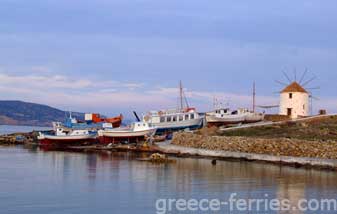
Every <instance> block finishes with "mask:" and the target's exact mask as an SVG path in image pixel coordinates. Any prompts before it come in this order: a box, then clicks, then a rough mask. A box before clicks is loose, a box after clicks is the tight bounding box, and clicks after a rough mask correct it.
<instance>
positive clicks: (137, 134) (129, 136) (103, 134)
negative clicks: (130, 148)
mask: <svg viewBox="0 0 337 214" xmlns="http://www.w3.org/2000/svg"><path fill="white" fill-rule="evenodd" d="M155 132H156V129H149V130H142V131H123V130H108V131H106V130H102V131H99V142H100V143H101V144H110V143H123V142H126V143H131V142H135V143H138V142H141V141H144V140H146V138H147V137H149V136H152V135H153V134H154V133H155Z"/></svg>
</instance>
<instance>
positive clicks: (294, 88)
mask: <svg viewBox="0 0 337 214" xmlns="http://www.w3.org/2000/svg"><path fill="white" fill-rule="evenodd" d="M289 92H301V93H308V92H307V91H306V90H305V89H304V88H303V87H302V86H301V85H300V84H298V83H297V82H293V83H291V84H290V85H288V86H287V87H285V88H284V89H283V90H282V91H281V93H289Z"/></svg>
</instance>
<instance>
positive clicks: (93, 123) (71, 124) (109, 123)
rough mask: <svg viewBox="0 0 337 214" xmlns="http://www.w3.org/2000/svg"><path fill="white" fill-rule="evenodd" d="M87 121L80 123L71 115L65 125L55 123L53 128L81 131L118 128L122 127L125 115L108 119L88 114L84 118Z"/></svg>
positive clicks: (95, 114)
mask: <svg viewBox="0 0 337 214" xmlns="http://www.w3.org/2000/svg"><path fill="white" fill-rule="evenodd" d="M84 118H85V121H79V120H77V119H76V118H74V117H72V115H71V113H70V114H69V117H68V118H67V119H66V121H65V122H64V123H62V122H54V123H53V127H54V129H57V128H63V129H65V130H73V129H74V130H76V129H77V130H79V129H86V130H96V131H97V130H100V129H103V128H108V127H112V128H117V127H120V125H121V123H122V120H123V115H121V114H120V115H119V116H117V117H112V118H106V117H101V115H100V114H97V113H94V114H92V113H87V114H85V116H84Z"/></svg>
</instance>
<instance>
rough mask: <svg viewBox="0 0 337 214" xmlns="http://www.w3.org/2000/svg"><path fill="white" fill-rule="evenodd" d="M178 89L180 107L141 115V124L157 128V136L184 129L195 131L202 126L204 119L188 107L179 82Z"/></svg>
mask: <svg viewBox="0 0 337 214" xmlns="http://www.w3.org/2000/svg"><path fill="white" fill-rule="evenodd" d="M179 89H180V90H179V91H180V106H179V107H178V108H177V109H172V110H161V111H150V112H148V113H146V114H145V115H143V118H142V121H143V122H146V123H150V124H151V125H152V126H155V127H157V132H156V134H157V135H162V134H167V133H171V132H173V131H179V130H184V129H189V130H195V129H198V128H201V127H202V126H203V120H204V117H203V116H200V114H199V113H198V112H197V111H196V109H195V108H192V107H189V104H188V102H187V99H186V96H185V94H184V91H183V86H182V83H181V82H180V86H179ZM184 104H185V105H184Z"/></svg>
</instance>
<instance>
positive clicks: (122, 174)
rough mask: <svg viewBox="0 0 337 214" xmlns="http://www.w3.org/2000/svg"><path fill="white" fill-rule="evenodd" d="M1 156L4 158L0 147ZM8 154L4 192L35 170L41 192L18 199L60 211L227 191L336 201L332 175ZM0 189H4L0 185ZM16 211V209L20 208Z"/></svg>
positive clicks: (204, 163)
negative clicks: (21, 172)
mask: <svg viewBox="0 0 337 214" xmlns="http://www.w3.org/2000/svg"><path fill="white" fill-rule="evenodd" d="M0 152H2V153H4V154H6V153H8V151H4V150H2V149H1V148H0ZM11 152H12V153H13V152H14V153H15V152H17V153H18V155H16V157H20V159H14V158H13V157H14V156H11V155H8V156H6V157H7V158H1V159H0V160H1V161H2V162H0V173H1V167H2V166H5V164H8V165H10V166H11V168H12V169H14V170H12V171H11V170H8V171H6V173H7V175H8V177H9V179H8V180H7V181H6V182H7V183H8V191H10V186H11V185H12V186H17V185H23V184H21V183H15V182H14V181H13V179H10V178H11V176H13V177H15V176H17V170H15V169H17V168H20V167H23V166H24V167H26V168H30V167H32V166H34V168H32V170H30V171H27V174H26V175H25V178H26V182H27V183H31V182H33V181H32V180H33V178H34V179H35V178H36V177H38V179H39V185H40V186H39V188H41V190H40V192H38V193H37V195H35V197H30V198H29V197H28V198H26V197H25V194H28V193H26V192H22V193H21V194H22V195H21V196H19V197H22V198H23V199H25V200H28V201H30V202H31V204H35V203H41V201H42V202H44V203H52V202H53V201H52V200H54V201H60V200H61V201H63V200H65V201H67V202H68V203H70V202H71V204H70V205H63V206H64V207H62V209H64V210H67V209H70V208H69V207H68V206H70V207H73V206H80V207H83V210H82V211H83V213H89V211H91V212H93V211H95V209H94V208H95V207H97V206H99V207H103V208H106V210H109V209H112V207H113V209H114V211H116V212H122V211H124V212H122V213H129V212H137V213H149V212H146V211H149V210H152V211H153V209H154V201H155V200H156V199H158V198H187V199H189V198H197V199H201V198H219V199H221V200H227V199H228V198H229V196H230V194H231V193H232V192H236V193H238V197H240V198H244V199H249V198H257V199H258V198H264V197H265V194H268V195H269V198H279V199H289V200H290V201H291V202H292V204H294V205H296V204H297V203H298V200H299V199H302V198H336V189H337V185H336V184H337V173H335V172H330V171H319V170H307V169H295V168H292V167H281V166H277V165H269V164H261V163H251V162H239V161H236V162H228V161H218V164H217V165H216V166H213V165H212V164H211V161H210V160H207V159H189V158H185V159H177V162H176V163H174V164H159V165H158V164H152V163H148V162H141V161H138V160H137V158H140V157H147V156H148V154H134V153H124V152H123V153H116V152H114V153H112V152H101V153H88V154H84V153H73V152H55V151H48V152H45V151H40V150H39V149H35V150H34V149H30V150H23V149H19V148H17V149H12V150H11ZM2 153H1V154H2ZM21 153H24V154H25V155H24V156H22V154H21ZM0 157H1V156H0ZM2 157H3V156H2ZM11 173H13V174H12V175H11ZM0 188H2V189H6V188H7V187H4V186H3V183H0ZM22 188H23V189H26V188H27V187H26V186H22ZM27 191H28V190H27ZM44 195H52V196H48V197H44ZM0 197H1V195H0ZM49 197H51V198H49ZM61 198H62V199H61ZM23 199H22V200H23ZM88 200H89V201H90V203H88ZM130 202H132V203H130ZM92 204H94V205H92ZM17 207H18V208H20V204H17ZM0 208H1V205H0ZM33 210H34V209H33ZM125 210H127V211H128V212H125ZM142 210H145V211H142ZM34 211H36V209H35V210H34ZM68 211H69V210H68ZM103 213H104V212H103ZM107 213H108V212H107ZM152 213H153V212H152ZM270 213H272V212H270ZM284 213H287V212H284ZM291 213H295V212H291ZM297 213H301V212H297ZM307 213H309V212H307Z"/></svg>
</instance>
